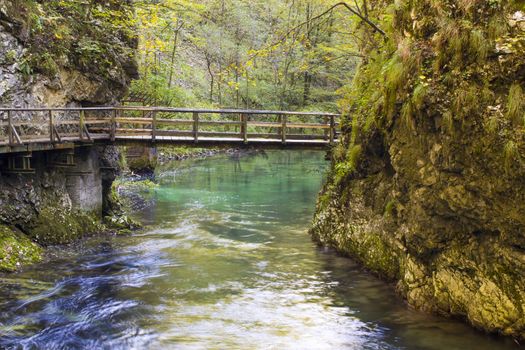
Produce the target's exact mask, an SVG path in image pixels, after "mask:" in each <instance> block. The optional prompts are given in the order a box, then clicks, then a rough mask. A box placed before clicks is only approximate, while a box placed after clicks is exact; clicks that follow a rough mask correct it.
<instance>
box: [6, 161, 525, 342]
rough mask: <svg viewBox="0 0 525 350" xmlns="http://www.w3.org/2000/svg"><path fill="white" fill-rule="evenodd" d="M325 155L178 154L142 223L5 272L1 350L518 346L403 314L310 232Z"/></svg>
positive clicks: (140, 206) (386, 292) (144, 204)
mask: <svg viewBox="0 0 525 350" xmlns="http://www.w3.org/2000/svg"><path fill="white" fill-rule="evenodd" d="M326 166H327V163H326V161H324V154H323V152H316V151H286V152H285V151H269V152H266V153H260V154H257V155H247V156H243V157H239V156H227V155H221V156H216V157H212V158H208V159H203V160H188V161H182V162H175V163H172V164H169V165H167V166H164V167H162V168H161V169H159V170H158V174H157V182H158V183H159V186H158V187H157V188H154V189H151V190H149V191H147V192H144V193H142V192H140V193H135V195H136V196H139V197H140V201H138V202H137V203H136V208H135V209H136V215H137V217H138V218H139V219H140V220H142V221H143V222H144V223H145V224H146V225H147V228H146V229H145V230H143V231H141V232H139V233H137V234H134V235H132V236H117V237H107V236H102V237H93V238H89V239H85V240H83V241H81V242H78V243H76V244H74V245H70V246H66V247H55V248H52V249H51V250H50V254H49V255H50V257H49V258H48V259H47V260H46V261H45V262H44V263H41V264H38V265H35V266H32V267H29V268H26V269H25V270H24V271H23V272H21V273H18V274H10V275H1V276H0V278H1V283H2V285H1V290H0V337H1V338H0V347H2V348H13V349H17V348H27V349H447V350H452V349H474V348H475V349H478V350H483V349H487V350H488V349H491V350H494V349H515V348H516V345H515V344H514V342H513V341H512V340H510V339H502V338H497V337H492V336H487V335H484V334H482V333H480V332H477V331H475V330H473V329H471V328H470V327H468V326H466V325H464V324H463V323H461V322H458V321H454V320H447V319H443V318H438V317H434V316H430V315H426V314H424V313H420V312H417V311H413V310H410V309H409V308H408V307H407V306H406V305H405V304H404V302H403V301H402V300H401V299H400V298H399V297H398V296H397V295H396V294H395V292H394V288H393V286H391V285H388V284H385V283H383V282H381V281H380V280H378V279H377V278H375V277H374V276H372V275H370V274H369V273H367V272H366V271H364V270H363V269H361V268H360V267H359V266H358V265H356V264H355V263H354V262H352V261H351V260H350V259H346V258H342V257H338V256H337V255H336V254H334V253H333V252H330V251H328V250H325V249H320V248H318V247H316V246H315V244H313V243H312V242H311V240H310V238H309V236H308V234H307V230H308V227H309V224H310V223H311V219H312V215H313V211H314V208H315V199H316V196H317V193H318V191H319V189H320V188H321V185H322V181H323V177H324V174H325V169H326Z"/></svg>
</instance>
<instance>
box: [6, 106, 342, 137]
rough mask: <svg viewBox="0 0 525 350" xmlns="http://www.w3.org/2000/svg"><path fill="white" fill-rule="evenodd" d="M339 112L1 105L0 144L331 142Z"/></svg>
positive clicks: (334, 134) (336, 130) (335, 135)
mask: <svg viewBox="0 0 525 350" xmlns="http://www.w3.org/2000/svg"><path fill="white" fill-rule="evenodd" d="M338 130H339V115H337V114H331V113H323V112H288V111H264V110H236V109H223V110H214V109H187V108H159V107H91V108H21V109H2V108H0V145H4V146H5V145H8V146H13V145H23V144H31V143H59V142H64V141H70V142H79V141H81V142H82V141H83V142H91V141H94V140H111V141H118V140H144V141H149V142H156V141H173V142H176V141H191V142H196V143H198V142H201V141H208V142H243V143H250V142H258V143H265V142H266V143H270V142H272V143H277V142H278V143H283V144H286V143H318V144H324V143H325V144H332V143H334V142H336V141H337V138H338V135H339V132H338Z"/></svg>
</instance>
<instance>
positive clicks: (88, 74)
mask: <svg viewBox="0 0 525 350" xmlns="http://www.w3.org/2000/svg"><path fill="white" fill-rule="evenodd" d="M20 4H22V3H20ZM20 4H18V5H17V2H11V1H4V0H0V106H4V107H27V106H48V107H64V106H81V105H88V106H92V105H111V104H115V103H117V102H118V101H119V100H120V98H121V97H122V96H123V94H124V93H125V92H126V90H127V88H128V85H129V83H130V81H131V79H133V78H136V77H137V75H138V69H137V64H136V62H135V59H134V51H133V50H134V49H135V48H136V45H137V43H136V40H135V39H134V38H127V37H126V35H125V34H124V33H123V32H119V31H115V29H114V28H107V27H105V25H109V24H105V23H103V22H100V23H98V22H97V23H96V25H94V23H93V22H94V21H98V20H97V19H92V20H88V19H84V20H85V21H86V23H85V24H84V25H83V26H84V27H85V28H86V30H83V26H82V24H80V23H79V21H81V20H80V19H79V18H76V17H75V16H74V14H76V12H72V10H70V12H71V13H67V14H64V17H63V18H58V19H57V18H56V17H57V16H60V15H61V13H60V11H61V9H60V8H55V7H56V6H59V5H54V6H55V7H52V5H49V3H47V2H46V1H39V0H30V1H27V4H28V5H26V6H23V5H20ZM82 6H84V5H82ZM125 6H127V7H125ZM113 7H115V8H113ZM120 7H122V8H120ZM124 7H125V8H124ZM128 7H129V8H131V5H129V4H128V2H127V1H123V2H122V5H113V4H106V5H104V7H101V10H100V11H101V12H103V11H107V12H108V14H109V13H114V12H110V11H122V12H124V9H125V10H126V11H129V10H128ZM66 9H67V8H66ZM51 10H53V11H56V12H57V13H54V12H50V11H51ZM64 11H65V9H64ZM123 16H124V15H123ZM34 17H36V18H39V21H41V22H44V23H46V24H48V27H49V28H48V32H46V30H45V29H44V28H41V27H39V26H38V25H36V24H34V23H32V20H33V19H32V18H34ZM52 21H57V22H58V23H59V24H57V25H56V27H53V26H52V25H49V23H51V22H52ZM90 22H91V23H90ZM60 23H65V24H67V25H68V26H70V27H73V28H74V29H70V30H71V31H72V32H73V33H71V34H69V36H68V37H62V35H63V34H62V33H61V32H60V31H59V30H60ZM90 27H92V28H99V31H100V33H97V32H93V30H91V31H90V30H87V28H90ZM126 29H127V28H126ZM75 31H76V32H75ZM104 31H107V32H105V33H104ZM97 35H98V37H97ZM100 36H103V37H104V38H105V39H104V41H101V39H100ZM84 42H85V43H87V44H85V45H88V44H89V45H91V46H88V47H87V48H86V49H84V48H83V47H82V46H81V44H82V43H84ZM105 51H107V53H105Z"/></svg>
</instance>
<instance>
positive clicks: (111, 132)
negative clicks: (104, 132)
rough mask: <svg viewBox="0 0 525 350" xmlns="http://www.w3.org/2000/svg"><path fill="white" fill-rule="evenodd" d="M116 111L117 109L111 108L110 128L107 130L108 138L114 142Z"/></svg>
mask: <svg viewBox="0 0 525 350" xmlns="http://www.w3.org/2000/svg"><path fill="white" fill-rule="evenodd" d="M117 113H118V110H117V109H114V110H113V113H112V114H111V125H110V130H109V133H110V135H109V138H110V140H111V142H115V138H116V136H117V135H116V134H117Z"/></svg>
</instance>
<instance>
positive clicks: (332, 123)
mask: <svg viewBox="0 0 525 350" xmlns="http://www.w3.org/2000/svg"><path fill="white" fill-rule="evenodd" d="M335 132H336V130H335V117H334V116H333V115H331V116H330V144H331V145H332V144H333V143H334V141H335Z"/></svg>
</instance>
